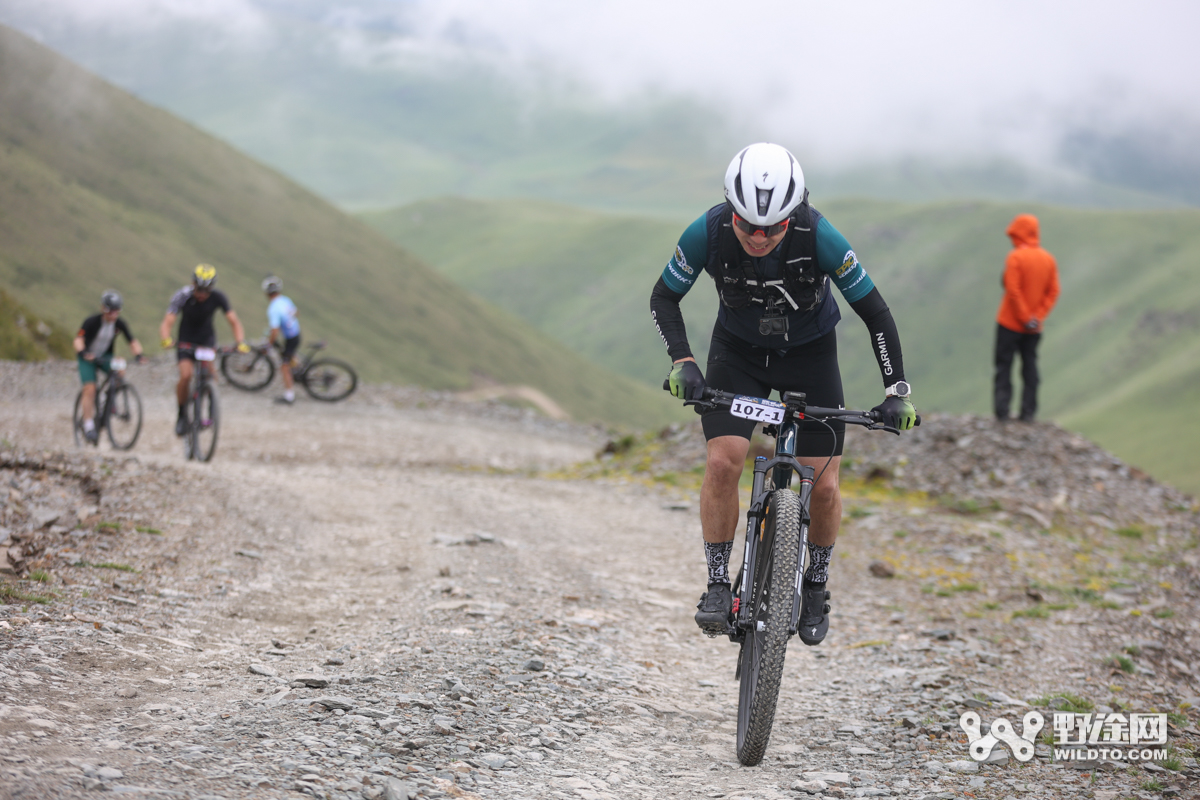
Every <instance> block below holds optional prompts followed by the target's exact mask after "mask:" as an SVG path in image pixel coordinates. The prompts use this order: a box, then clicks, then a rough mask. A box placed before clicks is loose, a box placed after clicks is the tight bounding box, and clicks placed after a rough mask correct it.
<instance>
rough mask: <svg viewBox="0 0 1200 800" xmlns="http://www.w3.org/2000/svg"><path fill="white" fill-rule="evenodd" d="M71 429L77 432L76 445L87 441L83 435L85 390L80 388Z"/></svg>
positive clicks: (72, 415)
mask: <svg viewBox="0 0 1200 800" xmlns="http://www.w3.org/2000/svg"><path fill="white" fill-rule="evenodd" d="M71 429H72V430H73V431H74V433H75V446H76V447H80V446H82V445H84V444H86V443H87V439H86V438H84V435H83V390H82V389H80V390H79V394H77V395H75V410H74V411H73V412H72V413H71Z"/></svg>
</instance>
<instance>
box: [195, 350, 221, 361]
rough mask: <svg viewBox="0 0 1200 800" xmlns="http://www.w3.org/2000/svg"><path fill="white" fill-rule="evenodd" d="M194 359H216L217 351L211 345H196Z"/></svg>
mask: <svg viewBox="0 0 1200 800" xmlns="http://www.w3.org/2000/svg"><path fill="white" fill-rule="evenodd" d="M196 360H197V361H216V360H217V351H216V350H213V349H212V348H211V347H197V348H196Z"/></svg>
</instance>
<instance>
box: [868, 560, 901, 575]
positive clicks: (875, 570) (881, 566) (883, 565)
mask: <svg viewBox="0 0 1200 800" xmlns="http://www.w3.org/2000/svg"><path fill="white" fill-rule="evenodd" d="M867 569H868V570H870V572H871V574H872V575H874V576H875V577H876V578H894V577H895V576H896V568H895V567H893V566H892V565H891V564H889V563H887V562H886V561H872V562H871V564H870V566H868V567H867Z"/></svg>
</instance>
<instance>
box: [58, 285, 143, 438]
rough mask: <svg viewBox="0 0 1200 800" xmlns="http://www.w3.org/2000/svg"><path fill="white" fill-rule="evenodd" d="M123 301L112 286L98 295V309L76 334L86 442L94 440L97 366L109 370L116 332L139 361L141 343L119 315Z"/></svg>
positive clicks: (110, 369)
mask: <svg viewBox="0 0 1200 800" xmlns="http://www.w3.org/2000/svg"><path fill="white" fill-rule="evenodd" d="M122 305H124V302H123V301H122V300H121V295H120V294H118V293H117V292H114V291H112V290H111V289H110V290H108V291H107V292H105V293H104V294H102V295H100V313H99V314H93V315H92V316H90V317H88V318H87V319H85V320H84V321H83V323H82V324H81V325H80V326H79V332H78V333H76V334H75V341H74V342H73V344H74V347H75V354H76V362H77V365H78V367H79V379H80V380H81V381H83V400H82V403H81V406H82V407H81V408H80V415H81V416H82V417H83V435H84V437H85V438H86V439H87V440H88V441H89V442H93V443H94V442H95V441H96V437H97V436H98V434H97V432H96V422H95V418H96V370H100V371H102V372H111V371H112V358H113V345H114V344H116V343H117V334H118V333H119V334H121V335H122V336H124V337H125V341H127V342H129V349H130V351H131V352H132V353H133V355H134V357H135V358H137V360H138V361H139V362H141V361H143V360H144V357H143V356H142V343H141V342H139V341H138V340H137V339H135V338H134V336H133V334H132V333H130V332H129V326H128V325H126V324H125V320H123V319H121V306H122Z"/></svg>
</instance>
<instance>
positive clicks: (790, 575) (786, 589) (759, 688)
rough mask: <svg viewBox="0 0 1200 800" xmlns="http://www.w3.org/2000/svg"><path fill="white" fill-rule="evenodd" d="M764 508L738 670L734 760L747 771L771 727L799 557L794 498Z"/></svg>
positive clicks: (779, 495)
mask: <svg viewBox="0 0 1200 800" xmlns="http://www.w3.org/2000/svg"><path fill="white" fill-rule="evenodd" d="M767 502H768V506H767V514H766V517H765V518H764V519H763V521H762V522H761V523H759V528H758V543H757V548H756V549H757V556H756V563H755V565H754V574H753V575H751V576H750V580H751V581H752V582H751V584H750V594H749V597H750V601H749V606H750V609H751V610H750V629H749V630H748V631H746V639H745V641H744V642H743V643H742V653H741V656H740V667H739V669H740V672H741V688H740V691H739V692H738V722H737V756H738V761H740V762H742V763H743V764H745V765H746V766H748V767H753V766H756V765H757V764H759V763H760V762H761V761H762V759H763V755H764V754H765V753H766V750H767V741H768V740H769V739H770V738H771V725H772V724H773V723H774V722H775V704H776V702H777V701H778V699H779V684H780V681H781V680H782V679H783V658H784V655H785V654H786V652H787V643H788V636H789V635H790V631H789V628H790V626H791V622H792V601H793V599H794V597H795V586H793V585H792V584H793V583H794V582H795V578H796V564H797V559H798V558H799V555H800V498H798V497H797V496H796V494H795V493H794V492H792V491H791V490H790V489H777V490H775V491H774V492H772V493H771V496H770V498H769V499H768V501H767Z"/></svg>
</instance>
